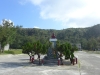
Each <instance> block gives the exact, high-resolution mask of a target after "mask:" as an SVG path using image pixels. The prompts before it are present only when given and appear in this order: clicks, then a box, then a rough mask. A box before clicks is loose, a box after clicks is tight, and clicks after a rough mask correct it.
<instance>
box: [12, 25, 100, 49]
mask: <svg viewBox="0 0 100 75" xmlns="http://www.w3.org/2000/svg"><path fill="white" fill-rule="evenodd" d="M52 33H55V36H56V38H57V39H58V40H59V41H60V42H61V43H64V42H70V43H72V44H77V43H81V45H82V48H83V49H88V50H93V49H97V48H99V47H100V24H98V25H95V26H92V27H88V28H68V29H63V30H53V29H49V30H46V29H35V28H22V27H20V26H17V27H16V35H15V36H16V37H15V40H14V41H13V43H12V44H11V48H21V47H22V45H24V43H26V42H35V41H37V40H39V41H40V42H42V43H45V42H46V43H48V42H49V38H50V37H51V34H52Z"/></svg>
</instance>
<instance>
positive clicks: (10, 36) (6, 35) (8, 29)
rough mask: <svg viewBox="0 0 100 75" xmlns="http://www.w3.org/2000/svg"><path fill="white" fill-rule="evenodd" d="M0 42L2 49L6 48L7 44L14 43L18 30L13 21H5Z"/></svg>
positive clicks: (0, 30)
mask: <svg viewBox="0 0 100 75" xmlns="http://www.w3.org/2000/svg"><path fill="white" fill-rule="evenodd" d="M0 33H1V34H0V41H1V47H2V48H4V46H5V45H6V44H11V43H12V42H13V41H14V38H15V34H16V28H15V27H14V24H13V22H12V21H11V20H6V19H4V20H3V21H2V25H1V26H0Z"/></svg>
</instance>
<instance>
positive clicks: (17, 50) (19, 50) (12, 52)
mask: <svg viewBox="0 0 100 75" xmlns="http://www.w3.org/2000/svg"><path fill="white" fill-rule="evenodd" d="M1 54H22V49H11V50H8V51H4V52H3V53H1Z"/></svg>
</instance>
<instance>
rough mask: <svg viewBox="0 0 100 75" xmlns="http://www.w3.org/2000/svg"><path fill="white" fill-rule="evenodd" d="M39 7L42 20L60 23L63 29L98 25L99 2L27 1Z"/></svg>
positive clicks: (70, 0)
mask: <svg viewBox="0 0 100 75" xmlns="http://www.w3.org/2000/svg"><path fill="white" fill-rule="evenodd" d="M27 1H29V2H31V3H32V4H34V5H36V6H38V7H40V16H41V18H42V19H53V20H54V21H61V22H62V26H63V27H88V26H91V25H94V24H98V23H100V21H99V20H100V10H99V7H100V4H99V3H100V0H27Z"/></svg>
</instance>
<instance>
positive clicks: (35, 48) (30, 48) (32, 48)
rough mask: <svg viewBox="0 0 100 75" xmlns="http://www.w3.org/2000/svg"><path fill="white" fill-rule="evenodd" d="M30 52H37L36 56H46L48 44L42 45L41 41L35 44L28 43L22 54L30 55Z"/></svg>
mask: <svg viewBox="0 0 100 75" xmlns="http://www.w3.org/2000/svg"><path fill="white" fill-rule="evenodd" d="M29 52H31V53H32V52H35V54H39V53H42V54H45V53H46V52H47V47H46V44H42V43H41V42H40V41H37V42H34V43H30V42H28V43H26V44H25V45H24V46H23V47H22V53H26V54H29Z"/></svg>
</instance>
